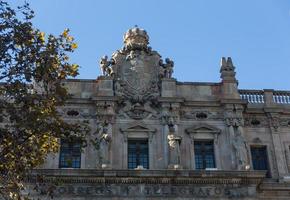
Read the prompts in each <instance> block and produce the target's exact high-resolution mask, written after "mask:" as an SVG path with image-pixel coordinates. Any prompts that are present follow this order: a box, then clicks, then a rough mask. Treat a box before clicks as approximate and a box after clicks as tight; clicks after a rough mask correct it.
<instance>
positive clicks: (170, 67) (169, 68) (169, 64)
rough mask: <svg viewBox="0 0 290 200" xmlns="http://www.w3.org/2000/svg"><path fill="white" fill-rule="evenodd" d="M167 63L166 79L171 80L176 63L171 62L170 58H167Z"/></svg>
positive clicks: (165, 66)
mask: <svg viewBox="0 0 290 200" xmlns="http://www.w3.org/2000/svg"><path fill="white" fill-rule="evenodd" d="M165 62H166V63H165V64H164V77H165V78H171V77H172V74H173V66H174V62H173V61H172V60H170V59H169V58H166V59H165Z"/></svg>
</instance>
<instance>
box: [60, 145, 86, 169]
mask: <svg viewBox="0 0 290 200" xmlns="http://www.w3.org/2000/svg"><path fill="white" fill-rule="evenodd" d="M59 167H60V168H80V167H81V144H80V142H76V141H74V142H68V141H65V140H62V141H61V146H60V156H59Z"/></svg>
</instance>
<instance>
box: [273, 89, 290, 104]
mask: <svg viewBox="0 0 290 200" xmlns="http://www.w3.org/2000/svg"><path fill="white" fill-rule="evenodd" d="M273 101H274V102H275V103H278V104H290V92H288V91H274V92H273Z"/></svg>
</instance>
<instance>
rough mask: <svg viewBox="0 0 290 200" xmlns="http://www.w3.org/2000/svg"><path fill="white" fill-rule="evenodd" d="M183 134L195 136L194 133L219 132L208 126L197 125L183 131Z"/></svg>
mask: <svg viewBox="0 0 290 200" xmlns="http://www.w3.org/2000/svg"><path fill="white" fill-rule="evenodd" d="M185 132H186V133H188V134H195V133H212V134H219V133H220V132H221V130H220V129H218V128H216V127H214V126H211V125H208V124H198V125H196V126H193V127H190V128H187V129H185Z"/></svg>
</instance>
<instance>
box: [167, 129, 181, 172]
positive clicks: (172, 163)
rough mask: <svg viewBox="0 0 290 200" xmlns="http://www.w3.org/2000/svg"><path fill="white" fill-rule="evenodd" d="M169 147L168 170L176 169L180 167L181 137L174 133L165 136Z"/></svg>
mask: <svg viewBox="0 0 290 200" xmlns="http://www.w3.org/2000/svg"><path fill="white" fill-rule="evenodd" d="M167 139H168V146H169V168H178V167H179V166H180V143H181V137H180V136H176V135H175V134H174V133H169V135H168V136H167Z"/></svg>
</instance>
